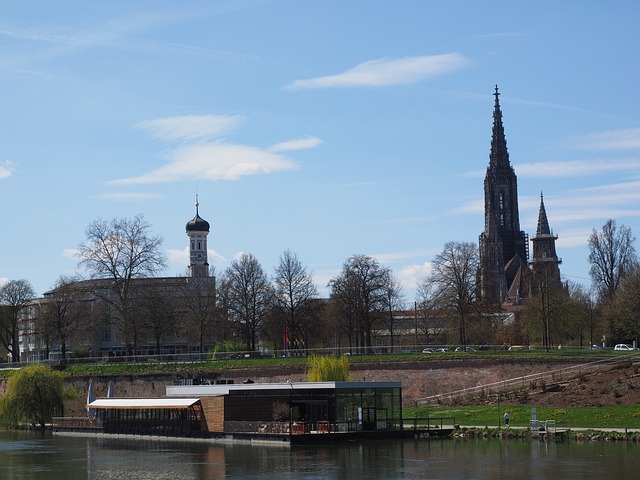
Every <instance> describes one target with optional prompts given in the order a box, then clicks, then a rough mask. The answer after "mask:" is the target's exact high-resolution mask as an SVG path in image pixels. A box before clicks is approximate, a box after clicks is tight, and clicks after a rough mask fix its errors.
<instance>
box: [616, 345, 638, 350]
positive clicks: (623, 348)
mask: <svg viewBox="0 0 640 480" xmlns="http://www.w3.org/2000/svg"><path fill="white" fill-rule="evenodd" d="M614 350H635V349H634V348H633V346H632V345H627V344H626V343H619V344H618V345H616V346H615V348H614Z"/></svg>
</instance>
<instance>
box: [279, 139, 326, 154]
mask: <svg viewBox="0 0 640 480" xmlns="http://www.w3.org/2000/svg"><path fill="white" fill-rule="evenodd" d="M321 143H322V140H320V139H319V138H318V137H310V136H308V135H307V136H306V137H305V138H298V139H296V140H288V141H286V142H281V143H276V144H275V145H271V147H269V150H270V151H272V152H288V151H292V150H304V149H307V148H315V147H317V146H318V145H320V144H321Z"/></svg>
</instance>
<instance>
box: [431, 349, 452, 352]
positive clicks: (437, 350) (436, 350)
mask: <svg viewBox="0 0 640 480" xmlns="http://www.w3.org/2000/svg"><path fill="white" fill-rule="evenodd" d="M448 351H449V349H448V348H436V349H435V350H434V351H433V353H444V352H448Z"/></svg>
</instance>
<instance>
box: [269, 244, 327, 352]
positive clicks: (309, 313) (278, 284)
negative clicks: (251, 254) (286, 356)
mask: <svg viewBox="0 0 640 480" xmlns="http://www.w3.org/2000/svg"><path fill="white" fill-rule="evenodd" d="M273 287H274V292H273V293H274V295H273V310H274V311H273V314H274V315H275V316H276V318H280V319H281V322H280V325H281V327H284V331H285V337H286V340H285V342H287V341H288V342H289V345H286V343H285V350H286V351H287V353H291V351H292V350H294V349H301V348H304V346H305V345H306V344H307V338H306V328H305V327H306V326H307V324H308V323H309V322H310V321H311V320H312V319H316V318H317V313H318V306H319V305H318V302H317V301H316V299H317V297H318V290H317V288H316V286H315V285H314V283H313V275H311V274H310V273H308V272H307V269H306V268H305V267H304V266H303V265H302V263H301V262H300V260H298V257H297V255H296V254H295V253H293V252H291V251H290V250H286V251H285V252H284V253H283V254H282V255H281V256H280V263H279V264H278V265H277V266H276V268H275V274H274V277H273Z"/></svg>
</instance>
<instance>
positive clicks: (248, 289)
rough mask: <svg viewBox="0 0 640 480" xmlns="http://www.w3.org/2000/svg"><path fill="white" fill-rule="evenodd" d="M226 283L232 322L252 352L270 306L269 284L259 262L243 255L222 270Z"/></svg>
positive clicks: (251, 256) (249, 255)
mask: <svg viewBox="0 0 640 480" xmlns="http://www.w3.org/2000/svg"><path fill="white" fill-rule="evenodd" d="M225 279H226V281H227V282H228V296H229V297H228V302H229V304H228V308H229V314H230V316H231V321H232V322H233V323H234V324H235V326H236V328H237V329H238V331H239V332H240V335H241V336H242V338H243V339H244V341H245V345H246V347H247V349H248V350H251V351H255V349H256V345H257V341H258V336H259V333H260V329H261V325H262V322H263V320H264V318H265V316H266V313H267V310H268V308H269V304H270V303H271V285H270V284H269V280H268V279H267V275H266V274H265V273H264V270H263V269H262V266H261V265H260V263H259V262H258V260H257V259H256V258H255V257H254V256H253V255H251V254H243V255H242V256H241V257H240V258H239V259H237V260H234V261H233V262H231V265H230V266H229V267H228V268H227V270H226V271H225Z"/></svg>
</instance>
